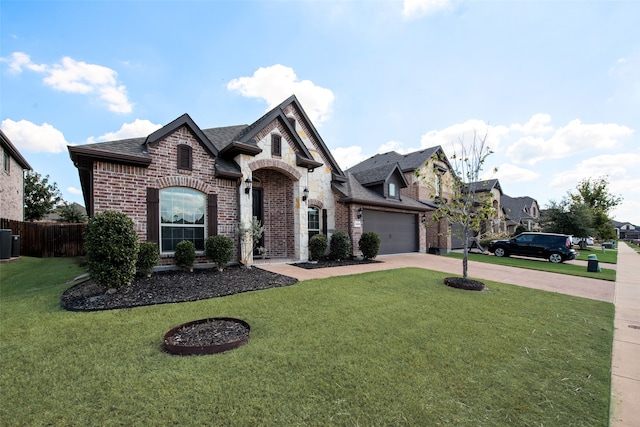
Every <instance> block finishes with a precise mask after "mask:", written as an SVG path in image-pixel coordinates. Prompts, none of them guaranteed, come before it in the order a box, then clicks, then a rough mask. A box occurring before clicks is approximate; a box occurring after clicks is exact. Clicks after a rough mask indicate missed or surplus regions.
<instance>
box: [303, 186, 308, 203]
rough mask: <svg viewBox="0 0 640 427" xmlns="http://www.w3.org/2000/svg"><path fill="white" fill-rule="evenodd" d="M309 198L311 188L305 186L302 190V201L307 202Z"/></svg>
mask: <svg viewBox="0 0 640 427" xmlns="http://www.w3.org/2000/svg"><path fill="white" fill-rule="evenodd" d="M308 198H309V189H308V188H305V189H304V190H303V191H302V201H303V202H306V201H307V199H308Z"/></svg>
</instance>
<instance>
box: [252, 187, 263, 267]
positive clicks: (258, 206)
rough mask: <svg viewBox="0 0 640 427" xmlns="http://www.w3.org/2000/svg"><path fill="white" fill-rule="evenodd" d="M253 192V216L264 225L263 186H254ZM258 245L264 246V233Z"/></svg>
mask: <svg viewBox="0 0 640 427" xmlns="http://www.w3.org/2000/svg"><path fill="white" fill-rule="evenodd" d="M251 193H252V196H253V213H252V216H253V217H255V218H256V219H257V220H258V221H260V224H261V225H264V201H263V195H262V188H254V189H253V190H252V191H251ZM257 246H258V247H264V234H262V237H260V242H259V243H258V244H257ZM254 255H256V254H254Z"/></svg>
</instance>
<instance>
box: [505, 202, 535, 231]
mask: <svg viewBox="0 0 640 427" xmlns="http://www.w3.org/2000/svg"><path fill="white" fill-rule="evenodd" d="M500 203H501V205H502V211H503V212H504V218H505V220H506V231H507V232H508V233H509V234H513V233H514V232H515V231H516V228H517V227H518V226H519V225H522V226H523V227H524V228H525V229H526V230H527V231H539V230H540V207H539V206H538V202H537V201H536V199H533V198H531V197H527V196H525V197H510V196H507V195H506V194H503V195H502V197H501V198H500Z"/></svg>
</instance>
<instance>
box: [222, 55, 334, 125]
mask: <svg viewBox="0 0 640 427" xmlns="http://www.w3.org/2000/svg"><path fill="white" fill-rule="evenodd" d="M227 89H228V90H231V91H238V92H240V94H242V95H243V96H246V97H248V98H261V99H264V100H265V101H266V102H267V104H268V108H267V109H268V110H269V109H271V108H273V107H275V106H276V105H278V104H280V103H281V102H282V101H284V100H285V99H287V98H288V97H289V96H291V95H292V94H295V95H296V97H297V98H298V100H299V101H300V103H301V104H302V107H303V108H304V109H305V112H306V113H307V114H308V115H309V118H310V119H311V121H313V123H314V124H315V125H320V124H322V123H323V122H325V121H327V120H328V119H329V117H330V116H331V106H332V105H333V101H334V99H335V96H334V95H333V92H332V91H331V90H330V89H326V88H323V87H320V86H317V85H315V84H314V83H313V82H312V81H310V80H298V77H297V76H296V73H295V71H293V69H292V68H290V67H286V66H284V65H280V64H276V65H272V66H270V67H260V68H258V69H257V70H256V71H255V72H254V73H253V76H251V77H239V78H237V79H233V80H231V81H230V82H229V83H228V84H227Z"/></svg>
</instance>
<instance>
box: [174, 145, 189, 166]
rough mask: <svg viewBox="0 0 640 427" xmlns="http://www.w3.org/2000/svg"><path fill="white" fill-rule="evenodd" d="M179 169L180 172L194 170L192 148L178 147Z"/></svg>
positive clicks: (186, 146)
mask: <svg viewBox="0 0 640 427" xmlns="http://www.w3.org/2000/svg"><path fill="white" fill-rule="evenodd" d="M177 157H178V169H180V170H189V171H190V170H192V169H193V165H192V158H191V157H192V150H191V147H190V146H188V145H186V144H180V145H178V153H177Z"/></svg>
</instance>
